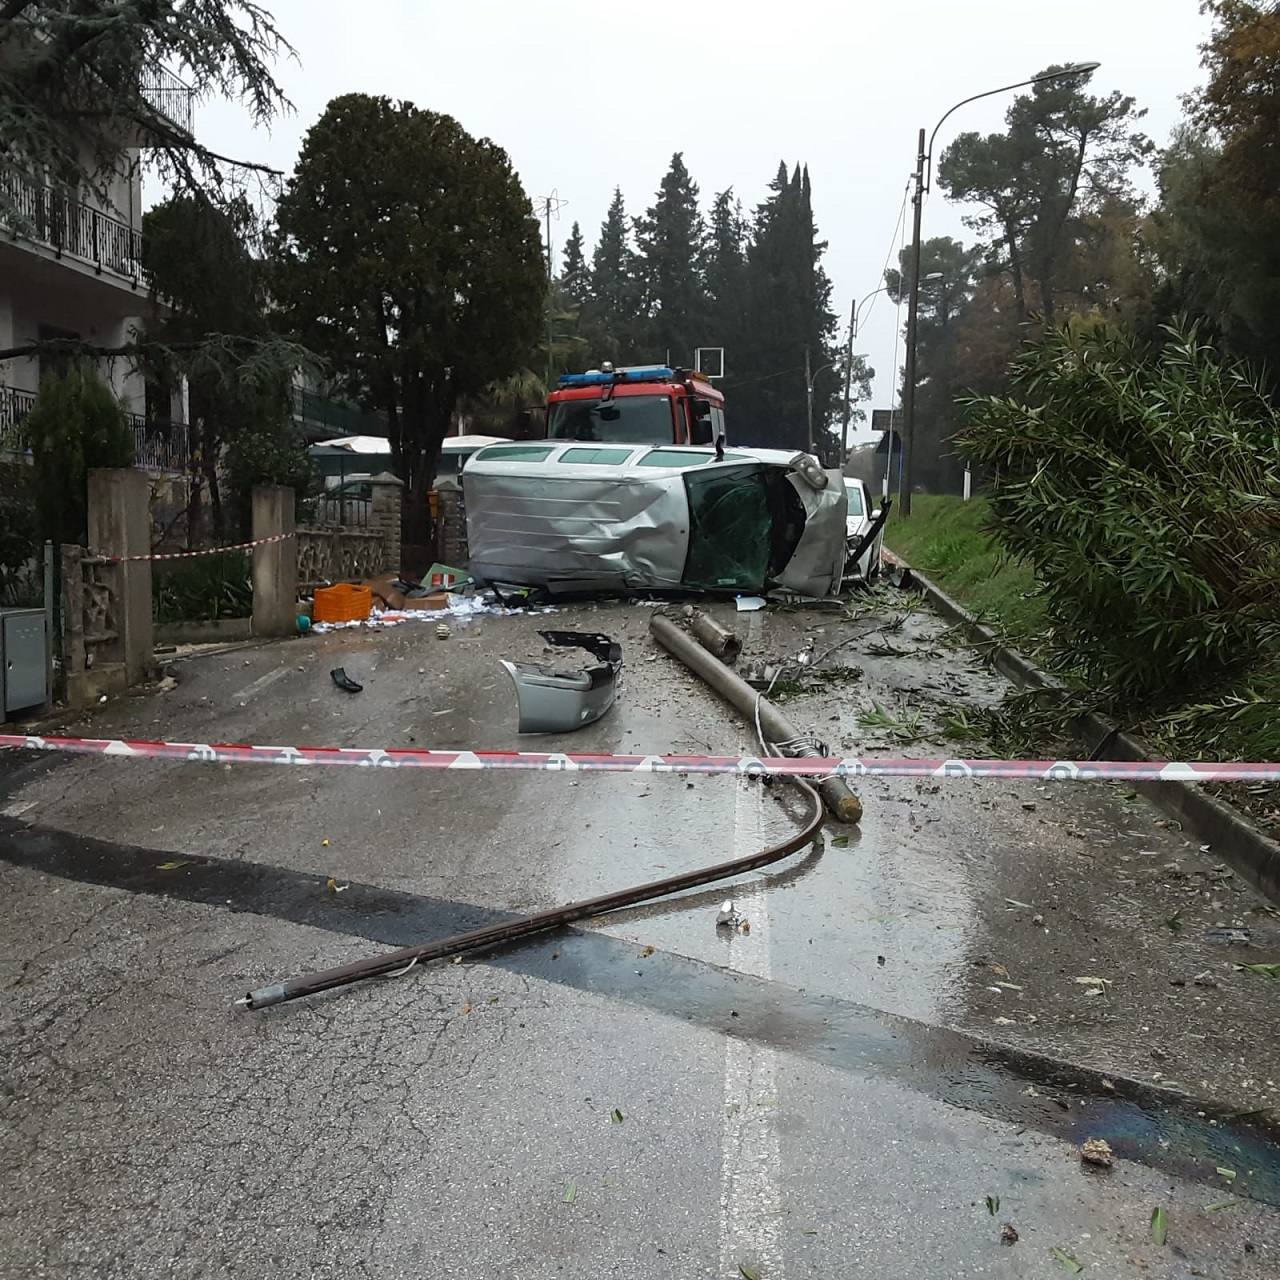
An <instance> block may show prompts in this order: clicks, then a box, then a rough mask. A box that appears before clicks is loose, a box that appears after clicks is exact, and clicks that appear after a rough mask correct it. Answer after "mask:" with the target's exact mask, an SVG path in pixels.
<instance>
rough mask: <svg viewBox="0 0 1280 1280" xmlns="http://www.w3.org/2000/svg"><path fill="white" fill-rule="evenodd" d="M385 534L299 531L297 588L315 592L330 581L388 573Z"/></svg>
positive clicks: (363, 530)
mask: <svg viewBox="0 0 1280 1280" xmlns="http://www.w3.org/2000/svg"><path fill="white" fill-rule="evenodd" d="M389 563H392V562H390V561H389V560H388V557H387V554H386V551H385V546H384V542H383V535H382V534H381V533H374V532H373V531H372V530H370V529H315V528H307V527H305V526H303V527H301V528H299V530H298V588H299V590H300V591H312V590H314V589H315V588H316V587H323V586H327V585H328V584H329V583H331V582H362V581H363V580H364V579H365V578H375V577H377V576H378V574H380V573H383V572H385V571H386V569H387V566H388V564H389Z"/></svg>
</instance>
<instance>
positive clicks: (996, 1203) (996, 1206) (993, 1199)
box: [987, 1196, 1000, 1218]
mask: <svg viewBox="0 0 1280 1280" xmlns="http://www.w3.org/2000/svg"><path fill="white" fill-rule="evenodd" d="M987 1212H988V1213H989V1214H990V1215H991V1216H992V1217H993V1218H994V1217H995V1216H996V1214H997V1213H999V1212H1000V1197H999V1196H988V1197H987Z"/></svg>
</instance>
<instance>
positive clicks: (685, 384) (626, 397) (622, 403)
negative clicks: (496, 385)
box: [547, 364, 725, 445]
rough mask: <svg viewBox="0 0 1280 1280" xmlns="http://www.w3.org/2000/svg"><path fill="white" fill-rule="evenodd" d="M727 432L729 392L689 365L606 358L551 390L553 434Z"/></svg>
mask: <svg viewBox="0 0 1280 1280" xmlns="http://www.w3.org/2000/svg"><path fill="white" fill-rule="evenodd" d="M724 434H725V429H724V395H723V394H722V393H721V392H719V391H717V390H716V388H715V387H714V386H712V385H711V383H710V382H708V381H707V380H706V378H704V377H703V376H702V375H701V374H698V373H690V372H689V371H688V370H685V369H673V368H669V367H668V366H666V365H636V366H632V367H629V368H621V369H615V368H614V367H613V366H612V365H610V364H605V365H603V366H602V367H601V368H599V369H588V370H587V372H586V373H566V374H562V375H561V378H560V385H559V386H558V387H557V388H556V390H554V391H552V392H551V393H550V395H548V396H547V438H548V439H550V440H578V441H590V442H595V441H601V442H608V443H617V444H654V445H660V444H684V445H714V444H715V443H716V441H717V440H721V439H723V438H724Z"/></svg>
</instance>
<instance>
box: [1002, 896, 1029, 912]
mask: <svg viewBox="0 0 1280 1280" xmlns="http://www.w3.org/2000/svg"><path fill="white" fill-rule="evenodd" d="M1005 903H1006V904H1007V905H1008V906H1011V907H1021V908H1022V910H1023V911H1030V910H1032V906H1031V903H1029V902H1019V901H1018V899H1017V898H1006V899H1005Z"/></svg>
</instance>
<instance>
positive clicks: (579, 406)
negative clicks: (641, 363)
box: [547, 396, 675, 444]
mask: <svg viewBox="0 0 1280 1280" xmlns="http://www.w3.org/2000/svg"><path fill="white" fill-rule="evenodd" d="M547 436H548V437H549V438H550V439H552V440H604V441H610V442H617V443H620V444H670V443H671V442H672V441H673V440H674V439H675V435H674V432H673V429H672V417H671V401H670V399H669V398H668V397H667V396H616V397H614V398H612V399H609V400H605V401H600V400H559V401H557V402H556V403H555V404H554V405H552V407H551V417H550V420H549V421H548V423H547Z"/></svg>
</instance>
